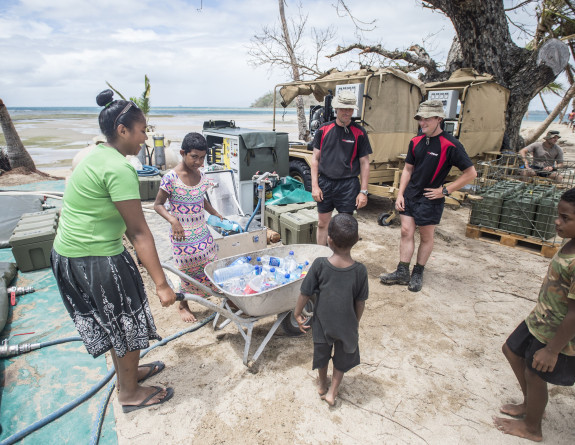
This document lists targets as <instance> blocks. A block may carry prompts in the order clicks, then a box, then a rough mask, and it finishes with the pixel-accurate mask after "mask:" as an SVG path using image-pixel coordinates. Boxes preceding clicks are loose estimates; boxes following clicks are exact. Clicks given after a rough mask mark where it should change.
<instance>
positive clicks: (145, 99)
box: [106, 74, 150, 122]
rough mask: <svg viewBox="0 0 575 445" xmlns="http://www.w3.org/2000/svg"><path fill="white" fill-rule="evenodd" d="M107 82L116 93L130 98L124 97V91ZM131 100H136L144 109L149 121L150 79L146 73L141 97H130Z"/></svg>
mask: <svg viewBox="0 0 575 445" xmlns="http://www.w3.org/2000/svg"><path fill="white" fill-rule="evenodd" d="M106 84H108V86H109V87H110V88H111V89H112V90H114V92H116V94H117V95H118V96H120V97H121V98H122V99H124V100H128V99H126V98H125V97H124V95H123V94H122V93H120V92H119V91H118V90H117V89H116V88H114V87H113V86H112V85H110V82H108V81H106ZM129 100H131V101H132V102H134V103H135V104H136V105H137V106H138V108H139V109H140V110H142V113H144V116H145V117H146V122H148V113H149V112H150V79H148V75H147V74H146V75H144V91H143V92H142V94H141V95H140V97H130V99H129Z"/></svg>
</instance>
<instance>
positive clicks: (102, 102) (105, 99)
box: [96, 89, 114, 107]
mask: <svg viewBox="0 0 575 445" xmlns="http://www.w3.org/2000/svg"><path fill="white" fill-rule="evenodd" d="M113 97H114V92H113V91H112V90H110V89H108V90H104V91H102V92H101V93H100V94H98V97H96V103H97V104H98V105H99V106H101V107H104V106H106V105H108V104H109V103H110V102H112V100H113V99H112V98H113Z"/></svg>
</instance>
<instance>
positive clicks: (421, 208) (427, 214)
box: [399, 197, 445, 226]
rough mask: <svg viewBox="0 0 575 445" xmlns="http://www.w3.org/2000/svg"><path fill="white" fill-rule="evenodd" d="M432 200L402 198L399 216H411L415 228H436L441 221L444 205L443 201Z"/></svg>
mask: <svg viewBox="0 0 575 445" xmlns="http://www.w3.org/2000/svg"><path fill="white" fill-rule="evenodd" d="M433 201H434V200H431V199H427V198H424V197H421V198H415V199H410V198H404V203H405V205H404V208H405V210H404V211H403V212H399V214H400V215H405V216H411V217H412V218H413V219H414V220H415V225H416V226H436V225H437V224H439V221H441V215H443V207H444V205H445V200H444V199H439V200H436V201H441V202H433Z"/></svg>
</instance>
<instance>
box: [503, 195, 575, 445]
mask: <svg viewBox="0 0 575 445" xmlns="http://www.w3.org/2000/svg"><path fill="white" fill-rule="evenodd" d="M557 215H558V216H557V219H556V220H555V230H556V231H557V235H559V236H560V237H562V238H565V239H568V241H567V242H566V243H565V244H564V245H563V246H562V247H561V248H560V249H559V251H558V252H557V253H556V254H555V256H554V257H553V259H552V260H551V264H550V265H549V268H548V270H547V275H546V276H545V279H544V280H543V284H542V285H541V290H540V291H539V298H538V300H537V305H536V306H535V308H534V309H533V310H532V311H531V313H530V314H529V315H528V316H527V318H526V319H525V321H523V322H522V323H521V324H520V325H519V326H518V327H517V328H516V329H515V331H513V333H512V334H511V335H510V336H509V338H508V339H507V341H506V342H505V344H504V345H503V354H504V355H505V357H506V358H507V360H508V361H509V364H510V365H511V369H512V370H513V373H514V374H515V377H516V378H517V381H518V382H519V386H520V387H521V391H522V392H523V402H522V403H519V404H506V405H503V406H502V407H501V408H500V411H501V413H503V414H506V415H508V416H511V417H515V419H508V418H504V417H494V418H493V421H494V423H495V426H497V428H498V429H499V430H501V431H503V432H504V433H505V434H512V435H514V436H518V437H522V438H525V439H530V440H533V441H535V442H540V441H541V440H543V432H542V428H541V421H542V419H543V413H544V412H545V407H546V406H547V400H548V398H549V395H548V392H547V383H552V384H553V385H561V386H573V384H574V383H575V189H571V190H568V191H566V192H565V193H563V195H562V196H561V199H560V200H559V205H558V207H557Z"/></svg>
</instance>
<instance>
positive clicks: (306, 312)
mask: <svg viewBox="0 0 575 445" xmlns="http://www.w3.org/2000/svg"><path fill="white" fill-rule="evenodd" d="M302 314H303V316H304V318H305V324H306V325H309V323H310V321H311V317H312V315H313V303H312V302H311V301H308V303H307V304H306V305H305V307H304V308H303V311H302ZM282 329H283V330H284V332H285V333H286V335H288V336H290V337H296V336H298V335H302V334H303V332H302V331H300V330H299V325H298V324H297V321H296V319H295V317H294V315H293V311H291V312H290V313H289V314H288V315H287V316H286V318H284V319H283V320H282Z"/></svg>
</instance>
